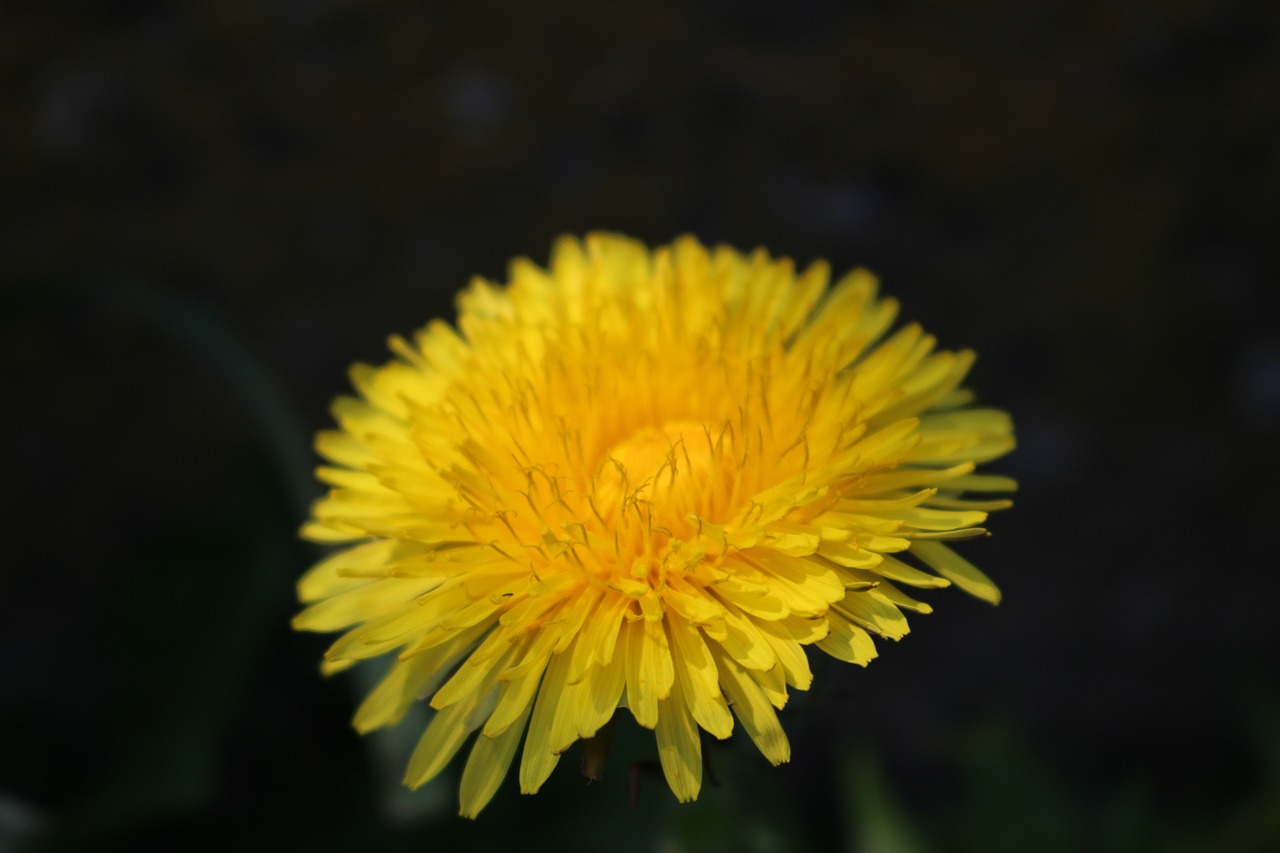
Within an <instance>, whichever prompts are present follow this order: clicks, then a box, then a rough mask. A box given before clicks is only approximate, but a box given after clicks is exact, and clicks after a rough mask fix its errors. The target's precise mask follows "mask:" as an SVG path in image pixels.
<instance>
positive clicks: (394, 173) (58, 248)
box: [0, 0, 1280, 851]
mask: <svg viewBox="0 0 1280 853" xmlns="http://www.w3.org/2000/svg"><path fill="white" fill-rule="evenodd" d="M775 6H776V7H775ZM1274 8H1275V6H1274V4H1264V3H1258V4H1254V5H1246V4H1239V3H1224V2H1209V0H1187V2H1180V3H1173V2H1169V3H1150V4H1141V3H1103V2H1098V3H1092V2H1087V3H1026V2H1007V3H997V2H990V3H981V2H975V3H959V4H957V3H947V2H907V3H889V2H880V3H871V4H848V5H846V4H842V3H835V2H828V3H823V2H792V3H788V4H766V3H746V4H739V3H729V2H719V3H708V4H702V5H698V6H696V7H695V6H690V5H684V4H674V3H657V4H648V5H642V6H635V7H632V8H630V9H628V10H624V9H622V8H614V7H613V6H612V5H611V4H603V3H598V2H558V3H546V4H530V5H529V6H527V7H526V6H524V5H520V4H515V3H506V2H501V3H500V2H473V3H441V4H428V3H419V2H408V0H405V1H404V2H389V0H388V1H387V2H355V0H328V1H327V2H315V3H309V2H301V1H300V0H294V1H293V2H286V0H277V2H267V3H251V2H244V0H222V2H216V3H214V2H210V3H193V2H185V3H184V2H143V0H137V2H97V3H92V2H65V1H64V0H51V2H46V3H39V4H36V3H32V4H26V5H25V6H22V7H19V6H17V4H10V7H9V8H7V10H6V11H5V12H3V13H0V97H2V100H0V145H2V146H3V147H2V149H0V152H2V156H3V172H2V173H0V181H2V183H0V216H2V217H3V228H2V230H0V241H2V242H0V270H2V271H3V276H2V278H0V288H2V289H0V348H2V351H0V356H2V358H3V361H2V363H3V365H4V368H5V370H4V384H3V390H4V396H5V399H6V403H5V405H4V411H5V416H4V417H3V419H2V420H0V430H2V432H0V437H2V438H3V444H2V446H3V447H4V466H5V471H6V473H7V474H8V475H9V476H7V478H6V479H5V481H4V482H5V487H4V489H3V491H4V494H5V498H4V501H5V514H4V518H5V526H4V529H5V531H6V540H7V544H8V548H7V552H6V555H5V557H4V558H3V568H2V569H0V571H2V572H3V575H2V576H3V582H2V587H0V626H2V630H3V632H4V637H5V640H6V642H5V649H4V654H3V655H2V656H0V850H10V849H23V848H24V847H25V846H26V842H34V844H35V846H36V847H37V849H39V848H41V847H44V848H48V849H100V848H108V849H121V850H138V849H149V848H154V849H169V850H176V849H183V850H187V849H200V850H217V851H225V850H229V849H265V848H267V847H268V846H270V848H272V849H326V850H328V849H332V850H382V849H386V850H415V851H417V850H435V849H441V850H454V849H462V847H463V845H474V844H486V845H492V846H495V847H499V848H500V847H503V846H511V847H516V846H519V847H521V848H533V849H557V850H568V849H588V850H590V849H620V850H626V849H635V850H657V849H664V850H665V849H673V850H697V851H715V850H734V851H737V850H760V851H768V850H808V849H859V850H891V851H892V850H901V851H908V850H973V851H995V850H1010V851H1027V850H1061V851H1074V850H1084V849H1090V850H1116V851H1120V850H1125V851H1127V850H1239V851H1246V850H1265V849H1280V689H1278V688H1280V685H1278V683H1277V678H1276V674H1277V671H1278V668H1277V664H1278V663H1280V660H1278V658H1280V627H1277V626H1278V625H1280V617H1277V615H1276V612H1275V608H1276V605H1277V601H1276V599H1277V593H1278V592H1280V581H1278V580H1277V568H1276V567H1277V563H1278V561H1277V560H1276V559H1275V553H1274V551H1275V549H1274V546H1273V544H1272V541H1273V536H1274V531H1275V529H1276V526H1275V525H1276V511H1277V509H1280V506H1278V503H1277V500H1276V498H1275V488H1276V484H1277V476H1276V474H1277V465H1276V461H1277V437H1278V434H1280V316H1278V314H1277V309H1276V303H1275V300H1274V297H1273V294H1274V292H1275V288H1276V269H1275V267H1274V266H1272V265H1271V263H1270V258H1269V257H1268V251H1267V250H1268V249H1269V246H1268V244H1269V243H1270V242H1273V241H1274V230H1275V220H1274V215H1275V207H1276V198H1277V190H1278V189H1280V168H1278V166H1280V144H1278V142H1280V140H1278V137H1277V134H1276V115H1277V106H1278V105H1277V100H1278V99H1277V94H1276V93H1277V89H1278V88H1280V58H1278V57H1280V52H1278V51H1277V47H1278V45H1277V39H1276V37H1275V36H1276V33H1277V30H1278V28H1280V20H1278V16H1277V13H1276V12H1275V11H1273V9H1274ZM1268 215H1270V216H1272V217H1273V218H1272V220H1271V221H1268V219H1267V217H1268ZM594 228H609V229H614V230H619V231H624V232H627V233H630V234H633V235H635V236H638V237H641V238H643V239H645V240H647V241H649V242H655V243H656V242H665V241H668V240H670V239H671V238H672V237H674V236H676V235H677V234H680V233H683V232H692V233H694V234H697V235H698V236H700V237H701V238H702V239H704V240H706V241H712V242H714V241H725V242H729V243H732V244H734V245H736V246H739V247H741V248H744V249H747V248H751V247H754V246H757V245H765V246H767V247H769V248H770V249H771V250H773V251H774V252H777V253H781V254H787V255H790V256H792V257H794V258H796V259H797V260H798V261H801V262H804V261H807V260H809V259H812V258H814V257H818V256H821V257H826V258H828V259H829V260H830V261H832V263H833V265H834V266H835V267H836V268H837V269H845V268H848V267H850V266H852V265H855V264H863V265H867V266H869V267H871V268H872V269H874V270H875V271H877V272H878V273H879V274H880V275H881V277H882V279H883V281H884V287H885V290H886V292H888V293H890V294H892V295H894V296H896V297H898V298H900V299H901V301H902V303H903V304H904V306H905V309H904V317H905V318H907V319H916V320H920V321H921V322H923V323H924V324H925V326H926V327H927V328H928V329H930V330H931V331H932V332H934V333H935V334H936V335H937V336H938V338H939V339H940V341H941V342H942V344H943V345H944V346H948V347H962V346H972V347H974V348H976V349H977V351H978V352H979V355H980V358H979V361H978V364H977V366H976V368H975V370H974V372H973V374H972V381H971V384H972V385H973V387H975V388H976V389H977V390H978V391H979V393H980V394H981V396H982V398H983V399H984V400H985V401H988V402H990V403H992V404H995V405H1000V406H1004V407H1007V408H1008V409H1010V410H1011V411H1012V412H1013V414H1014V417H1015V419H1016V423H1017V426H1018V431H1019V440H1020V447H1019V450H1018V451H1017V453H1016V454H1014V455H1013V456H1011V457H1009V458H1008V459H1007V460H1004V461H1002V462H1001V463H999V464H998V466H997V467H998V469H999V470H1003V471H1005V472H1008V473H1011V474H1013V475H1015V476H1017V477H1018V479H1019V480H1020V481H1021V483H1022V490H1021V492H1020V494H1019V501H1018V506H1017V507H1016V508H1015V509H1014V510H1013V511H1011V512H1008V513H1002V514H1000V515H998V516H997V517H995V518H994V519H993V521H992V527H993V529H994V531H995V534H996V535H995V536H994V537H993V538H992V539H989V540H985V541H981V542H975V543H972V544H971V545H969V546H967V547H966V548H965V549H964V553H965V554H967V555H968V556H970V557H971V558H973V559H974V561H975V562H977V563H978V564H979V565H981V566H982V567H984V568H985V569H986V570H987V571H988V572H989V573H990V574H991V575H992V576H993V577H995V578H996V579H997V580H998V581H999V583H1000V584H1001V586H1002V587H1003V589H1004V592H1005V602H1004V604H1002V605H1001V606H1000V607H999V608H997V609H992V608H990V607H988V606H987V605H984V604H982V603H980V602H977V601H975V600H972V599H968V598H966V597H965V596H964V595H962V594H960V593H958V592H954V591H944V592H941V593H937V594H932V595H929V596H928V599H929V601H930V602H932V603H933V604H934V605H935V606H936V607H937V612H936V613H935V614H934V615H932V616H928V617H919V618H916V619H913V626H914V628H915V630H914V632H913V634H912V636H911V637H909V638H908V639H907V640H906V641H905V642H903V643H901V644H900V645H892V644H884V645H882V657H881V659H880V660H878V661H876V662H875V663H874V664H873V665H872V666H871V667H870V668H869V669H867V670H865V671H864V670H860V669H854V668H851V667H843V666H823V667H822V668H821V669H820V671H819V673H818V675H819V680H818V683H817V684H816V686H815V689H814V690H813V691H812V692H811V694H809V695H799V696H796V697H795V699H794V700H793V704H792V706H791V707H790V708H789V709H788V710H787V711H786V712H785V713H784V715H783V719H784V723H785V725H786V726H787V728H788V731H789V732H790V733H791V736H792V741H793V755H794V758H793V761H792V763H791V764H790V765H787V766H785V767H782V768H778V769H770V768H768V767H767V765H766V764H765V762H764V761H763V760H762V759H760V758H759V757H758V755H756V754H754V752H753V750H752V749H751V747H750V744H749V743H747V742H745V740H737V739H735V741H734V742H733V744H732V745H730V746H727V747H723V748H717V749H714V750H713V752H712V754H713V768H714V771H715V774H716V777H717V779H718V780H719V784H718V785H711V784H708V786H707V789H706V790H705V791H704V795H703V799H702V800H701V801H700V802H699V803H698V804H697V805H692V806H685V807H677V806H675V804H674V802H673V799H672V797H671V796H670V794H669V792H667V791H666V790H665V786H664V785H663V783H662V782H661V781H660V779H659V778H658V777H657V776H655V775H654V774H653V773H652V770H651V769H648V765H647V764H645V762H649V761H651V760H652V759H653V758H654V757H655V754H654V747H653V744H652V739H651V738H646V737H641V736H639V735H638V734H637V733H636V731H635V730H634V729H635V727H634V726H631V725H630V724H629V722H628V724H627V725H623V726H622V727H621V731H620V734H619V740H618V742H617V744H616V745H615V754H614V756H613V760H612V764H611V766H610V768H609V772H608V775H607V777H606V779H605V780H604V782H602V783H600V784H596V785H592V786H587V785H585V783H584V782H583V780H582V779H581V778H580V777H578V776H577V774H576V772H575V770H574V766H575V764H576V762H577V760H578V759H577V756H576V754H574V753H571V754H570V755H569V756H567V757H566V759H565V761H564V762H563V766H562V767H561V769H560V770H558V771H557V773H556V774H555V775H554V776H553V778H552V780H551V782H549V783H548V785H547V786H546V789H545V790H544V792H543V793H542V794H540V795H538V796H537V797H535V798H528V797H521V796H519V795H518V793H517V792H516V789H515V784H514V780H509V784H508V785H507V786H506V787H505V788H504V789H503V790H502V791H501V792H500V793H499V795H498V797H497V799H496V800H495V802H494V803H493V804H492V805H491V806H490V807H489V809H488V810H487V811H486V812H485V813H484V814H483V815H482V816H481V818H480V820H479V821H478V822H476V823H467V822H464V821H461V820H459V819H457V818H455V817H453V816H452V812H453V810H454V808H455V793H454V784H455V781H456V780H454V779H446V780H445V781H444V782H443V783H441V784H440V785H437V786H435V787H433V788H431V789H428V790H425V791H423V792H420V793H419V794H418V795H409V794H407V793H402V792H401V791H400V790H399V789H398V788H397V784H396V783H397V781H398V778H399V775H400V772H401V769H402V767H403V763H404V758H405V756H406V755H407V750H408V748H409V744H410V743H411V741H412V739H413V737H414V735H415V732H414V731H413V730H412V729H411V727H406V728H405V729H403V730H400V731H399V732H397V733H396V734H395V735H392V736H387V737H373V738H366V739H360V738H358V737H357V736H356V735H355V734H354V732H352V731H351V730H350V728H349V726H348V719H349V716H350V714H351V711H352V710H353V703H354V701H355V696H356V695H357V693H358V691H359V690H360V689H361V688H360V684H359V678H358V677H353V676H351V675H346V676H340V677H337V678H335V679H332V680H329V681H324V680H322V679H321V678H320V677H319V675H318V674H317V672H316V666H317V662H318V659H319V657H320V654H321V652H322V650H323V649H324V647H325V645H326V643H325V640H324V638H321V637H315V636H310V635H305V636H304V635H296V634H294V633H292V632H291V631H290V630H289V627H288V620H289V618H290V616H291V614H292V613H293V612H294V611H295V609H296V606H295V604H294V601H293V583H294V580H295V579H296V577H297V576H298V575H299V574H300V573H301V571H302V570H303V569H304V568H305V567H306V566H307V565H308V564H309V563H310V562H311V561H313V560H314V559H315V557H316V553H315V552H314V551H313V550H311V549H310V548H309V547H307V546H304V545H302V544H301V543H299V542H298V541H296V540H295V538H294V531H295V530H296V527H297V525H298V524H299V523H300V521H301V520H302V517H303V514H304V512H305V506H306V503H307V501H308V500H310V499H311V498H312V497H313V496H314V495H315V494H316V493H317V487H316V486H315V484H314V483H313V482H312V480H311V479H310V473H309V469H310V467H311V464H312V459H311V457H310V454H309V450H308V447H307V445H308V442H309V436H310V434H312V433H313V432H314V431H315V430H316V429H319V428H321V427H323V426H325V425H327V424H328V416H327V414H326V406H327V404H328V401H329V400H330V399H331V398H332V397H333V396H334V395H336V394H338V393H340V392H343V391H345V390H346V387H347V385H346V380H345V376H344V371H345V369H346V366H347V365H348V364H349V363H351V362H352V361H355V360H365V361H374V362H377V361H381V360H383V359H384V358H385V357H386V352H385V349H384V341H385V338H386V336H387V335H388V334H389V333H392V332H399V333H407V332H410V331H412V330H413V329H414V328H416V327H417V326H419V325H421V324H422V323H424V322H425V321H426V320H427V319H429V318H430V317H432V316H437V315H443V316H450V314H451V311H452V306H451V298H452V294H453V293H454V292H455V291H456V290H457V289H459V288H460V287H461V286H462V285H464V284H465V283H466V281H467V279H468V277H469V276H470V275H472V274H481V275H485V276H490V277H501V276H503V275H504V271H505V264H506V261H507V259H509V258H510V257H513V256H515V255H520V254H525V255H529V256H531V257H533V258H534V259H535V260H545V258H546V256H547V253H548V249H549V246H550V243H551V241H552V239H553V238H554V237H555V236H556V235H558V234H561V233H564V232H581V231H584V230H588V229H594ZM633 765H634V766H635V767H636V768H637V773H638V779H639V788H638V790H639V806H638V807H637V808H634V809H633V808H630V807H629V806H628V787H629V785H628V782H629V777H630V768H631V767H632V766H633ZM663 845H666V846H663Z"/></svg>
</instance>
